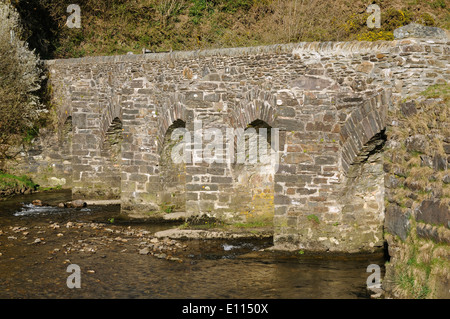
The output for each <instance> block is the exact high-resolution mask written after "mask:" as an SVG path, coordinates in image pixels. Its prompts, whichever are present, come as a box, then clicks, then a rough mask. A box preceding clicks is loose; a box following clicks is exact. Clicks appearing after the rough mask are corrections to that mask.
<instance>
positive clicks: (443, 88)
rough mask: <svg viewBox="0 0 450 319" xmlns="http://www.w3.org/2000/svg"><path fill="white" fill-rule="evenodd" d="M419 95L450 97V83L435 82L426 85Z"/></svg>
mask: <svg viewBox="0 0 450 319" xmlns="http://www.w3.org/2000/svg"><path fill="white" fill-rule="evenodd" d="M420 95H422V96H425V97H427V98H443V99H444V100H445V99H448V98H449V97H450V84H435V85H432V86H430V87H428V88H427V89H426V90H425V91H423V92H422V93H420Z"/></svg>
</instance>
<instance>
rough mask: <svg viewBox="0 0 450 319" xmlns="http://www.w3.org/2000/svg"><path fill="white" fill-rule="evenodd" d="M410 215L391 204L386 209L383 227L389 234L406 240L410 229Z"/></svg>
mask: <svg viewBox="0 0 450 319" xmlns="http://www.w3.org/2000/svg"><path fill="white" fill-rule="evenodd" d="M410 215H411V214H410V213H409V212H403V211H402V209H401V208H400V207H399V206H397V205H395V204H391V205H389V206H387V208H386V216H385V221H384V227H385V228H386V230H387V231H388V232H389V233H391V234H393V235H397V236H398V237H400V238H401V239H402V240H406V237H407V236H408V233H409V230H410V228H411V224H410V222H409V217H410Z"/></svg>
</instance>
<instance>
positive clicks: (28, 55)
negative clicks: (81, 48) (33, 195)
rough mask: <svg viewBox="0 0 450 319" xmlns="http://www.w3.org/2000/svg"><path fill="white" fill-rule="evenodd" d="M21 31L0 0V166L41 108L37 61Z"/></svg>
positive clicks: (12, 11)
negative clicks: (22, 37)
mask: <svg viewBox="0 0 450 319" xmlns="http://www.w3.org/2000/svg"><path fill="white" fill-rule="evenodd" d="M22 32H23V31H22V28H21V25H20V20H19V14H18V13H17V11H16V10H15V9H14V8H13V7H12V6H11V5H10V4H8V3H6V2H5V1H4V0H0V168H2V166H3V165H4V161H5V159H8V158H11V157H13V156H14V152H13V146H16V145H19V144H20V143H21V142H22V141H23V140H24V138H27V136H29V134H30V132H31V131H33V129H34V124H35V121H36V120H37V119H38V117H39V113H40V111H41V103H40V102H39V98H38V95H37V92H38V91H39V89H40V88H41V86H40V82H41V72H42V71H41V68H40V61H39V59H38V58H37V57H36V56H35V54H34V52H33V51H30V50H29V49H28V45H27V43H26V42H24V41H22V40H21V36H22V34H23V33H22Z"/></svg>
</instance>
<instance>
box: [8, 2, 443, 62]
mask: <svg viewBox="0 0 450 319" xmlns="http://www.w3.org/2000/svg"><path fill="white" fill-rule="evenodd" d="M11 2H12V3H13V4H14V5H15V6H16V7H17V8H18V10H19V12H20V13H21V15H22V18H23V20H24V21H25V24H26V26H27V28H28V29H29V30H30V32H29V38H28V41H29V43H30V46H31V47H33V48H36V50H37V52H38V53H39V54H40V55H41V57H42V58H45V59H48V58H70V57H81V56H96V55H115V54H125V53H127V52H130V51H131V52H133V53H141V51H142V48H143V47H145V48H148V49H151V50H153V51H155V52H159V51H168V50H174V51H175V50H196V49H204V48H220V47H239V46H254V45H267V44H274V43H289V42H300V41H347V40H369V41H372V40H378V39H385V40H390V39H392V38H393V36H392V31H393V30H394V29H395V28H397V27H399V26H402V25H405V24H408V23H410V22H418V23H421V24H424V25H432V26H438V27H442V28H447V29H448V28H449V27H450V11H449V9H450V8H449V6H448V4H447V2H446V0H430V1H428V0H390V1H388V0H377V1H372V0H354V1H353V0H352V1H351V0H335V1H323V0H133V1H129V0H108V1H96V0H77V1H73V0H11ZM372 2H375V3H377V4H379V5H380V7H381V20H382V21H381V29H372V30H371V29H368V28H367V26H366V20H367V17H368V16H369V13H366V8H367V6H368V5H369V4H370V3H372ZM71 3H77V4H78V5H80V7H81V21H82V22H81V26H82V27H81V28H80V29H75V28H74V29H69V28H68V27H67V26H65V23H66V21H67V17H68V16H69V14H68V13H67V12H66V10H67V6H68V5H69V4H71Z"/></svg>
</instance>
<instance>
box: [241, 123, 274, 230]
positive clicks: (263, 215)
mask: <svg viewBox="0 0 450 319" xmlns="http://www.w3.org/2000/svg"><path fill="white" fill-rule="evenodd" d="M262 129H263V130H262ZM271 129H272V127H271V126H270V125H269V124H268V123H267V122H265V121H263V120H260V119H258V118H257V119H255V120H253V121H251V122H250V123H248V124H247V125H246V126H245V130H240V131H241V136H239V133H238V134H236V136H235V163H234V165H233V166H232V170H233V181H234V190H235V198H234V200H232V202H234V203H236V207H235V209H236V211H238V212H240V213H241V215H242V216H241V217H242V219H244V221H246V222H263V223H266V224H267V223H271V222H272V221H273V217H274V212H275V207H274V178H275V171H276V170H275V166H274V163H272V161H271V158H270V152H271V150H272V145H271ZM238 132H239V130H238ZM242 143H243V144H242ZM264 149H265V152H266V153H265V154H261V151H262V150H264ZM242 151H244V154H243V155H244V156H239V154H238V153H240V152H242ZM261 155H263V156H268V157H266V158H263V157H262V156H261ZM242 159H244V163H242Z"/></svg>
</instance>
